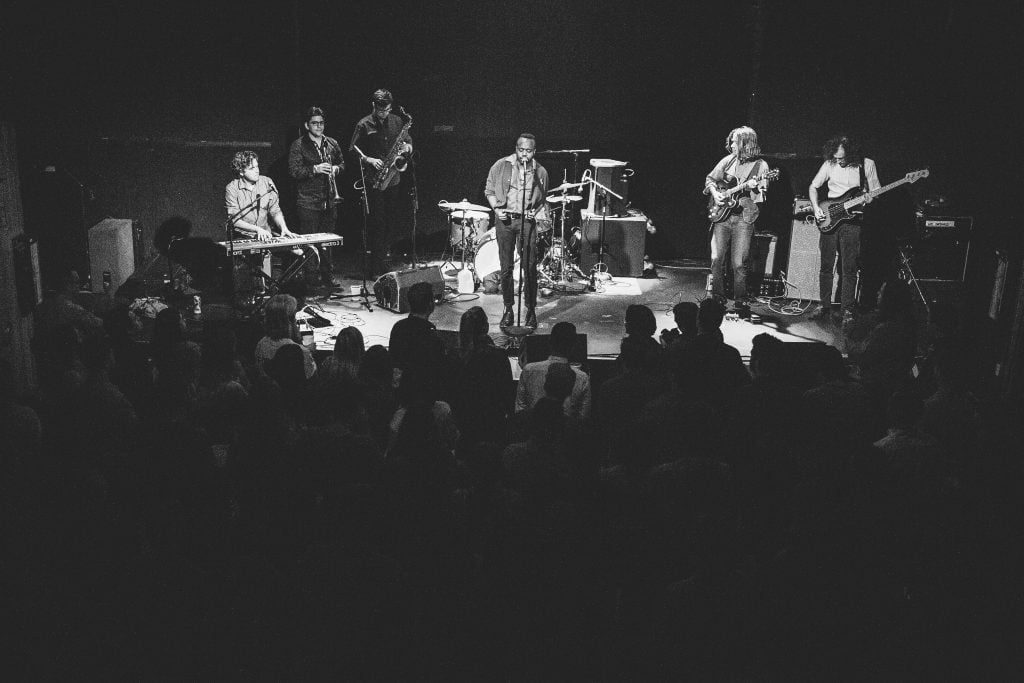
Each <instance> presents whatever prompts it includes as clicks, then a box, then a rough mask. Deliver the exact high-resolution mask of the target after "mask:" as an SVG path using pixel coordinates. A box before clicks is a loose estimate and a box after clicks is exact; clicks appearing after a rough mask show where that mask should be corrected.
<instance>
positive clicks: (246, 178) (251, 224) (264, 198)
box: [224, 150, 296, 275]
mask: <svg viewBox="0 0 1024 683" xmlns="http://www.w3.org/2000/svg"><path fill="white" fill-rule="evenodd" d="M231 167H232V168H233V169H234V170H235V173H237V174H238V177H237V178H235V179H234V180H232V181H231V182H230V183H228V184H227V187H225V188H224V208H225V209H226V210H227V212H228V218H229V219H230V218H231V217H232V216H236V214H237V216H236V217H235V219H234V229H235V232H236V233H241V235H244V236H245V237H249V238H252V239H258V240H260V241H261V242H269V241H270V240H271V239H273V232H272V231H271V227H270V226H271V222H273V225H275V226H277V229H278V231H279V234H280V236H281V237H296V234H295V233H293V232H292V231H291V230H289V229H288V224H287V223H286V222H285V220H284V213H282V212H281V200H280V197H279V196H278V194H277V188H276V187H275V186H274V181H273V180H271V179H270V178H268V177H267V176H264V175H260V161H259V157H257V156H256V152H252V151H249V150H246V151H243V152H236V153H235V156H234V157H233V158H232V159H231ZM237 238H238V235H236V239H237ZM294 258H295V257H294V256H291V255H290V254H289V255H287V256H284V258H283V261H284V263H283V264H282V265H283V266H287V265H288V263H289V262H291V261H293V260H294ZM247 261H248V265H249V267H250V268H253V269H260V270H262V267H261V265H262V264H260V263H259V262H258V257H255V258H251V259H247ZM253 274H254V275H255V273H253ZM267 274H268V275H269V273H267Z"/></svg>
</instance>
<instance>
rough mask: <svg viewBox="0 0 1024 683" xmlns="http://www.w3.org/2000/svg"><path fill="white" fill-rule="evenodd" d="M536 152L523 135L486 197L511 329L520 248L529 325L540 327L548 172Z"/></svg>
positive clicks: (492, 176)
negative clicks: (539, 261) (541, 228)
mask: <svg viewBox="0 0 1024 683" xmlns="http://www.w3.org/2000/svg"><path fill="white" fill-rule="evenodd" d="M536 151H537V139H536V138H535V137H534V136H533V135H532V134H530V133H522V134H520V136H519V138H518V139H517V140H516V150H515V152H514V153H513V154H510V155H508V156H506V157H502V158H501V159H498V160H497V161H496V162H494V164H493V165H492V166H491V169H490V171H489V172H488V174H487V185H486V187H485V188H484V195H485V196H486V197H487V202H488V203H489V204H490V205H491V208H493V209H494V215H495V218H496V220H495V237H496V238H497V242H498V262H499V263H500V265H501V297H502V301H503V302H504V304H505V312H504V313H503V314H502V316H501V327H510V326H511V325H512V324H513V323H514V322H515V314H514V312H513V310H512V307H513V304H514V303H515V291H514V289H513V280H512V268H513V262H514V259H513V257H514V255H515V252H516V245H517V244H518V247H519V248H518V251H519V254H520V257H521V258H522V260H523V264H524V270H523V272H524V274H525V283H524V284H525V290H524V292H523V293H524V295H525V296H526V320H525V325H526V327H533V328H536V327H537V312H536V308H537V266H536V254H537V225H536V221H535V218H534V212H535V211H536V210H537V209H538V208H539V207H540V206H542V205H543V202H544V194H545V193H546V192H547V187H548V172H547V170H545V168H544V167H543V166H541V165H540V164H538V163H537V161H536V160H535V159H534V158H533V156H534V154H535V153H536ZM524 245H525V249H524Z"/></svg>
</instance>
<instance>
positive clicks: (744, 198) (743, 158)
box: [704, 126, 768, 311]
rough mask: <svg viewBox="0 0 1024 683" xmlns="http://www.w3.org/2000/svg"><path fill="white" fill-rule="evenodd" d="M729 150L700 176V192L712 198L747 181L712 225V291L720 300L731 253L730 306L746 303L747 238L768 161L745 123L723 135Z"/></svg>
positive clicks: (742, 307)
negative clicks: (732, 205)
mask: <svg viewBox="0 0 1024 683" xmlns="http://www.w3.org/2000/svg"><path fill="white" fill-rule="evenodd" d="M725 148H726V149H727V150H728V151H729V154H727V155H726V156H724V157H722V159H721V160H720V161H719V162H718V163H717V164H715V167H714V168H713V169H711V172H710V173H708V175H707V178H705V180H704V194H710V195H711V196H712V197H714V199H715V202H717V203H720V202H722V201H723V199H724V198H725V194H724V193H723V190H725V189H726V188H727V187H728V186H730V185H739V184H741V183H749V184H750V185H752V187H746V188H744V190H743V191H741V192H740V193H738V194H737V195H736V197H738V202H737V204H736V207H735V208H734V209H733V210H732V212H731V213H730V214H729V215H728V217H726V218H725V219H723V220H721V221H719V222H718V223H715V225H714V237H713V239H714V251H713V254H712V259H711V281H712V293H713V295H714V296H715V298H717V299H719V300H721V301H724V300H725V299H726V298H727V297H726V293H725V283H724V278H725V263H726V259H727V258H730V256H731V264H732V292H733V297H732V298H733V300H734V302H735V303H734V307H735V308H736V309H739V310H741V311H742V310H745V309H746V307H747V271H748V270H749V262H750V242H751V240H752V239H753V236H754V223H755V222H756V221H757V217H758V215H759V214H760V208H759V206H758V205H759V204H761V203H762V202H764V200H765V193H766V192H767V189H768V180H767V178H765V177H764V176H765V174H766V173H767V172H768V164H767V163H765V161H764V159H762V158H761V146H760V145H759V144H758V141H757V132H756V131H754V129H753V128H751V127H749V126H740V127H739V128H734V129H732V130H731V131H729V135H728V137H726V139H725Z"/></svg>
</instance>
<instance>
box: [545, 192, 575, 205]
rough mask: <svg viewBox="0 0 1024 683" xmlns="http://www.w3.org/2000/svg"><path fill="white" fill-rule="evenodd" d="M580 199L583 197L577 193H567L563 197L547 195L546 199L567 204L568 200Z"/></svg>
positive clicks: (553, 202) (554, 202)
mask: <svg viewBox="0 0 1024 683" xmlns="http://www.w3.org/2000/svg"><path fill="white" fill-rule="evenodd" d="M581 199H583V197H581V196H579V195H578V194H567V195H565V196H564V197H561V196H559V197H548V201H549V202H551V203H552V204H567V203H569V202H578V201H579V200H581Z"/></svg>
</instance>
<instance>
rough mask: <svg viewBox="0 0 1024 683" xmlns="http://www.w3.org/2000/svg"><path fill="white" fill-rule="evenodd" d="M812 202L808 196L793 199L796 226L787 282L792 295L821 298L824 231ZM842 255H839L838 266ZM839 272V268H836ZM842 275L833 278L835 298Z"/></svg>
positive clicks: (818, 299) (790, 252)
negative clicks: (816, 218) (819, 275)
mask: <svg viewBox="0 0 1024 683" xmlns="http://www.w3.org/2000/svg"><path fill="white" fill-rule="evenodd" d="M812 210H813V209H812V208H811V202H810V200H807V199H802V198H801V199H795V200H794V201H793V227H792V232H791V233H790V238H789V258H788V259H787V263H786V278H785V279H786V282H788V283H789V285H790V287H789V290H788V295H789V296H790V297H792V298H794V299H807V300H810V301H820V299H821V295H820V294H819V293H818V273H819V272H820V270H821V251H820V250H819V249H818V237H819V236H820V235H821V232H820V231H819V230H818V226H817V224H816V223H815V222H814V219H813V218H812V217H811V211H812ZM838 265H839V259H838V258H836V266H837V267H838ZM833 274H835V269H833ZM838 286H839V278H838V277H833V278H832V300H833V301H835V296H836V289H837V288H838Z"/></svg>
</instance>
